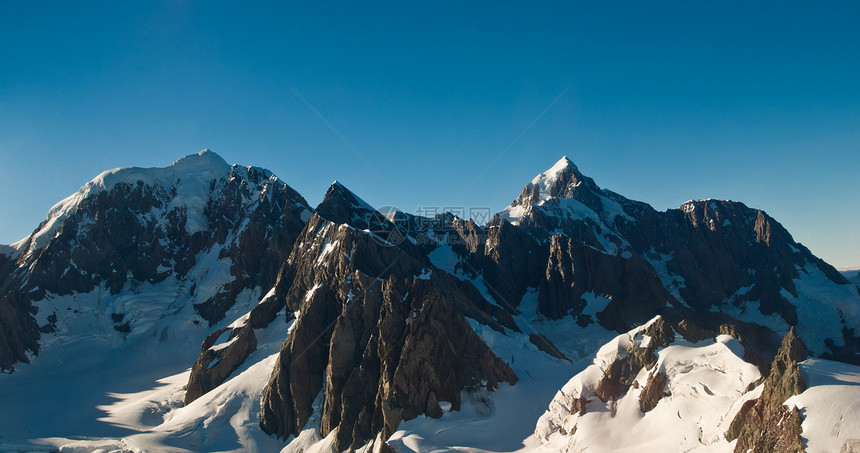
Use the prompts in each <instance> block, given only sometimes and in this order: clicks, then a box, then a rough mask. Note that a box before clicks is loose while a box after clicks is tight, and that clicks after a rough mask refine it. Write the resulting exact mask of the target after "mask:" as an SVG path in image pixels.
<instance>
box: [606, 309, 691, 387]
mask: <svg viewBox="0 0 860 453" xmlns="http://www.w3.org/2000/svg"><path fill="white" fill-rule="evenodd" d="M642 334H643V335H647V336H648V337H650V338H651V339H650V340H649V341H648V344H647V345H645V346H643V347H640V348H635V349H633V350H630V351H627V354H626V355H624V356H623V357H621V358H618V359H616V360H615V361H614V362H612V364H611V365H610V366H609V368H608V369H606V370H605V371H604V375H603V378H602V379H601V380H600V382H599V383H598V384H597V388H595V389H594V395H595V396H597V397H598V398H600V400H601V401H603V402H604V403H605V402H609V401H615V400H617V399H618V398H621V397H622V396H624V395H626V394H627V391H628V390H629V389H630V386H631V385H633V381H634V380H635V379H636V375H637V374H639V371H640V370H641V369H642V368H645V369H648V370H650V369H651V368H652V367H653V366H654V365H655V364H656V363H657V354H656V351H657V349H660V348H664V347H666V346H668V345H669V344H671V343H672V341H674V339H675V332H674V331H673V330H672V328H671V327H670V326H669V324H668V323H667V322H666V321H664V320H663V318H657V319H656V320H654V322H653V323H651V325H650V326H648V327H647V328H646V329H645V330H644V331H643V332H642ZM661 390H662V388H661ZM655 404H656V402H655Z"/></svg>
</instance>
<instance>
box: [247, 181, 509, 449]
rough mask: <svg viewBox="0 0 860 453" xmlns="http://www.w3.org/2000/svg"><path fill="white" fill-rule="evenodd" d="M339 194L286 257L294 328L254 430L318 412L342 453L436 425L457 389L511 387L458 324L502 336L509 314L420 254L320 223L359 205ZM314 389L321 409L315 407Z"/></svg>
mask: <svg viewBox="0 0 860 453" xmlns="http://www.w3.org/2000/svg"><path fill="white" fill-rule="evenodd" d="M336 189H337V190H330V191H329V194H328V195H327V198H330V197H332V198H333V197H337V198H339V199H326V200H324V201H323V203H322V204H321V207H320V208H319V209H318V210H317V214H315V215H314V216H313V217H312V218H311V220H310V221H309V222H308V224H307V227H306V228H305V230H304V232H303V233H302V235H301V236H300V238H299V239H298V240H297V241H296V245H295V247H294V249H293V253H292V254H291V256H290V259H289V261H290V262H291V263H293V264H292V265H293V267H294V272H295V278H294V280H293V284H292V286H291V288H290V290H289V293H288V295H287V297H286V304H287V307H288V309H289V310H290V311H294V312H296V313H298V319H297V321H296V324H295V326H294V328H293V331H292V333H291V335H290V337H289V339H288V340H287V342H286V343H284V345H283V347H282V349H281V352H280V355H279V358H278V361H277V364H276V366H275V370H274V372H273V373H272V377H271V380H270V382H269V385H268V387H267V389H266V392H265V394H264V396H263V402H262V412H261V420H260V424H261V426H262V428H263V429H264V430H265V431H266V432H268V433H272V434H275V435H277V436H278V437H282V438H286V437H288V436H290V435H296V434H298V432H299V431H300V430H301V429H303V428H307V427H306V426H305V425H306V424H307V422H308V419H309V418H310V415H311V413H312V412H313V411H314V410H320V411H321V414H322V417H321V423H320V426H319V427H318V429H319V432H320V434H321V435H323V436H326V435H328V434H330V433H332V432H334V431H335V430H336V438H335V444H334V445H335V448H336V449H337V450H338V451H343V450H345V449H349V448H354V447H357V446H360V445H364V444H365V443H366V442H368V441H370V440H371V439H373V438H374V437H376V435H377V433H382V438H383V439H386V438H387V437H388V436H390V435H391V434H392V433H393V432H394V430H395V429H396V427H397V426H398V424H399V423H400V421H401V420H409V419H412V418H415V417H417V416H418V415H421V414H425V415H428V416H431V417H439V416H441V414H442V410H441V408H440V405H439V403H440V402H442V401H447V402H450V403H451V407H452V409H454V410H457V409H459V407H460V404H461V402H460V392H461V391H462V390H463V389H464V388H469V387H475V386H483V387H487V388H489V389H495V388H496V387H497V386H498V385H499V383H501V382H507V383H510V384H513V383H515V382H516V380H517V378H516V376H515V375H514V373H513V371H512V370H511V369H510V368H509V367H508V366H507V365H506V364H505V363H504V362H503V361H502V360H500V359H499V358H498V357H496V356H495V355H494V354H493V353H492V352H491V351H490V349H489V348H488V347H487V346H486V345H485V344H484V343H483V341H481V340H480V338H479V337H478V336H477V335H476V334H475V333H474V331H473V330H472V328H471V326H470V325H469V323H468V322H467V321H466V319H465V317H464V313H468V314H469V316H472V317H473V318H474V319H477V320H478V321H480V322H483V323H485V324H487V325H489V326H491V327H493V328H495V329H498V330H503V327H502V325H503V323H504V324H509V323H510V324H512V323H511V321H510V315H508V314H507V313H506V312H505V311H504V310H500V309H498V307H494V306H492V305H490V304H488V303H487V301H486V300H484V299H483V298H482V297H481V296H480V293H479V292H478V291H477V290H475V289H474V287H472V286H471V285H470V284H468V283H467V282H462V281H459V280H457V279H455V278H453V277H451V276H450V275H448V274H446V273H444V272H441V271H439V270H438V269H434V268H433V267H432V265H430V264H429V262H428V261H427V260H426V258H425V257H423V256H421V255H419V256H414V255H413V254H414V253H415V251H416V250H417V249H412V248H411V247H409V246H407V247H406V248H405V249H404V248H402V247H400V246H397V245H394V244H393V243H385V242H383V241H379V240H378V238H377V237H375V236H374V235H371V234H368V233H366V232H363V231H361V230H360V229H359V227H360V226H362V224H360V223H359V224H358V226H353V225H350V224H347V223H334V222H332V221H329V220H326V219H323V218H322V217H321V215H322V214H326V213H328V212H329V209H330V207H331V206H336V205H340V206H343V205H344V204H347V205H353V206H355V205H359V206H360V205H362V204H363V203H359V202H358V201H360V200H357V201H356V200H354V199H357V197H354V195H352V194H347V195H349V196H344V194H343V190H344V189H343V188H342V187H338V188H336ZM337 192H340V193H337ZM350 200H352V202H349V201H350ZM324 205H325V206H328V207H326V208H325V209H323V208H324ZM321 213H322V214H321ZM335 213H336V215H332V216H333V217H336V218H337V219H340V220H348V221H353V219H362V216H360V215H352V214H350V213H349V211H348V210H346V211H341V210H335ZM357 222H358V221H357ZM387 228H390V227H387ZM428 274H429V275H428ZM419 276H420V277H421V278H418V277H419ZM490 307H493V308H496V309H497V310H496V311H493V310H491V309H490ZM505 315H507V316H505ZM320 392H323V404H322V407H320V408H314V407H313V401H314V400H315V399H316V396H317V394H319V393H320Z"/></svg>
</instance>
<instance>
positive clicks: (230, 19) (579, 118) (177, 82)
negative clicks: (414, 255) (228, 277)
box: [0, 1, 860, 267]
mask: <svg viewBox="0 0 860 453" xmlns="http://www.w3.org/2000/svg"><path fill="white" fill-rule="evenodd" d="M750 3H755V4H754V5H751V4H750ZM858 20H860V3H857V2H849V1H831V2H796V1H786V2H772V3H769V2H686V1H685V2H655V3H652V2H588V3H578V2H558V3H556V2H522V3H511V2H474V3H469V4H466V5H464V4H461V2H439V1H433V2H402V1H398V2H350V3H346V2H344V3H331V2H271V3H258V4H255V6H254V7H253V8H249V7H240V6H239V5H238V4H237V3H235V2H213V1H209V2H202V1H201V2H187V1H170V2H158V1H151V2H150V1H147V2H74V3H70V2H62V3H61V2H57V3H52V2H3V3H2V5H0V42H2V43H3V44H2V46H0V162H2V164H0V243H10V242H14V241H16V240H18V239H20V238H22V237H24V236H26V235H27V234H29V233H30V232H31V231H32V229H33V228H34V227H35V226H36V225H37V224H38V222H39V221H41V220H42V219H43V218H44V215H45V213H46V212H47V210H48V209H49V208H50V207H51V206H52V205H53V204H54V203H55V202H57V201H59V200H60V199H62V198H64V197H65V196H67V195H69V194H71V193H72V192H74V191H75V190H77V188H78V187H80V186H81V185H82V184H83V183H85V182H86V181H88V180H89V179H91V178H92V177H94V176H95V175H97V174H98V173H100V172H101V171H102V170H105V169H108V168H114V167H120V166H144V167H146V166H164V165H166V164H169V163H170V162H172V161H174V160H176V159H177V158H179V157H181V156H183V155H186V154H190V153H193V152H196V151H199V150H200V149H203V148H210V149H212V150H214V151H215V152H217V153H219V154H220V155H222V156H223V157H224V158H225V159H226V160H227V161H228V162H231V163H241V164H248V165H257V166H262V167H267V168H269V169H271V170H272V171H274V172H275V173H276V174H278V175H279V176H280V177H281V178H282V179H284V180H285V181H286V182H288V183H289V184H290V185H291V186H293V187H294V188H296V189H297V190H298V191H299V192H301V193H302V194H303V195H304V196H305V197H306V198H307V199H308V201H309V202H310V203H311V204H316V203H317V202H319V201H320V199H321V197H322V195H323V194H324V192H325V189H326V188H327V187H328V185H329V184H330V183H331V182H332V181H333V180H335V179H337V180H339V181H341V182H342V183H344V184H345V185H346V186H347V187H350V188H351V189H352V190H354V191H355V192H356V193H358V194H359V195H360V196H362V197H363V198H365V199H366V200H367V201H368V202H370V203H371V204H374V205H377V206H382V205H394V206H398V207H400V208H401V209H403V210H405V211H408V212H414V211H415V210H416V209H417V208H418V207H419V206H473V207H483V206H489V207H491V208H493V210H494V211H497V210H501V209H502V208H503V207H504V206H506V205H507V204H509V203H510V202H511V200H513V199H514V198H515V197H516V196H517V195H518V194H519V192H520V190H521V189H522V186H523V185H524V184H525V183H527V182H528V181H529V180H531V178H532V177H533V176H534V175H535V174H537V173H539V172H541V171H543V170H545V169H547V168H549V167H550V166H551V165H552V164H553V163H555V161H557V160H558V159H559V158H560V157H561V156H562V155H567V156H569V157H570V158H571V159H572V160H573V161H574V162H576V163H577V165H578V166H579V168H580V170H582V171H583V172H584V173H585V174H587V175H589V176H592V177H593V178H594V179H595V180H596V181H597V183H598V184H599V185H601V186H603V187H607V188H610V189H612V190H615V191H617V192H619V193H621V194H623V195H626V196H627V197H629V198H634V199H639V200H643V201H646V202H648V203H650V204H652V205H653V206H654V207H655V208H657V209H661V210H663V209H667V208H672V207H677V206H678V205H680V204H681V203H682V202H684V201H686V200H688V199H693V198H709V197H715V198H727V199H733V200H741V201H744V202H745V203H747V204H748V205H750V206H754V207H758V208H761V209H764V210H766V211H767V212H768V213H769V214H771V215H772V216H774V217H775V218H776V219H777V220H779V221H781V222H782V223H783V224H784V225H785V226H786V227H787V228H788V229H789V231H791V232H792V234H793V235H794V237H795V239H797V240H799V241H800V242H803V243H804V244H805V245H807V246H808V247H810V248H811V249H812V251H813V252H814V253H816V254H818V255H819V256H821V257H823V258H824V259H825V260H827V261H829V262H831V263H832V264H834V265H836V266H837V267H850V266H857V267H860V197H858V193H860V191H858V185H860V183H858V180H860V82H858V81H860V27H857V25H856V24H857V21H858Z"/></svg>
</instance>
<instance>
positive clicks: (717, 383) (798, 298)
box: [0, 150, 860, 452]
mask: <svg viewBox="0 0 860 453" xmlns="http://www.w3.org/2000/svg"><path fill="white" fill-rule="evenodd" d="M858 282H860V275H858V274H857V272H856V271H854V272H845V273H840V272H838V271H837V270H836V269H834V268H833V267H832V266H830V265H829V264H827V263H826V262H824V261H823V260H821V259H820V258H818V257H816V256H815V255H813V254H812V253H811V252H810V251H809V250H808V249H807V248H806V247H804V246H803V245H802V244H800V243H797V242H796V241H794V239H793V238H792V236H791V234H790V233H789V232H788V231H787V230H786V229H785V228H784V227H783V226H782V225H780V224H779V222H777V221H776V220H775V219H773V218H771V217H770V216H769V215H767V213H765V212H764V211H762V210H759V209H755V208H750V207H748V206H746V205H744V204H743V203H741V202H736V201H727V200H716V199H710V200H692V201H688V202H686V203H684V204H682V205H681V206H680V207H679V208H678V209H669V210H667V211H657V210H655V209H654V208H652V207H651V206H649V205H648V204H646V203H643V202H639V201H634V200H631V199H628V198H626V197H624V196H622V195H619V194H617V193H615V192H612V191H610V190H607V189H603V188H601V187H600V186H598V185H597V183H596V182H595V181H594V180H592V179H591V178H589V177H587V176H585V175H584V174H582V173H581V172H580V171H579V169H578V168H577V167H576V165H575V164H574V163H573V162H572V161H571V160H569V159H568V158H567V157H564V158H562V159H561V160H559V161H558V162H557V163H556V164H555V165H553V166H552V167H551V168H549V169H548V170H547V171H546V172H544V173H541V174H540V175H537V176H536V177H535V178H534V179H533V180H532V181H531V182H529V183H528V184H526V185H525V187H524V188H523V190H522V192H521V193H520V194H519V195H518V196H516V198H515V199H514V200H513V202H512V203H511V205H510V206H508V207H506V208H505V209H503V210H502V211H501V212H499V213H496V214H495V215H493V216H492V217H491V218H489V219H488V221H487V222H486V223H482V224H478V223H476V222H475V221H474V220H469V219H463V218H460V217H458V216H456V215H454V214H451V213H442V214H438V215H435V216H434V217H423V216H418V215H412V214H408V213H405V212H400V211H395V212H380V211H377V210H376V209H375V208H374V207H372V206H370V205H369V204H368V203H366V202H365V201H363V200H362V199H361V198H360V197H359V196H358V195H356V194H355V193H353V192H351V191H350V190H349V189H348V188H346V187H345V186H343V185H342V184H340V183H337V182H335V183H334V184H332V185H331V187H329V189H328V191H327V192H326V194H325V196H324V197H323V200H322V202H321V203H320V204H319V205H318V206H316V207H311V206H310V205H309V204H308V203H307V201H306V200H305V199H304V198H303V197H302V196H301V195H300V194H299V193H298V192H296V191H295V190H293V189H292V188H291V187H290V186H289V185H288V184H287V183H286V182H284V181H282V180H280V179H279V178H278V177H277V176H275V175H273V174H272V172H270V171H268V170H265V169H263V168H259V167H252V166H239V165H229V164H227V163H226V162H225V161H224V160H223V159H222V158H221V157H220V156H218V155H217V154H215V153H213V152H211V151H209V150H204V151H201V152H200V153H197V154H192V155H189V156H186V157H184V158H182V159H180V160H178V161H176V162H174V163H173V164H171V165H169V166H167V167H164V168H120V169H115V170H109V171H106V172H104V173H102V174H100V175H99V176H97V177H96V178H95V179H93V180H92V181H90V182H88V183H87V184H86V185H84V186H83V187H82V188H81V189H80V190H79V191H78V192H77V193H75V194H73V195H71V196H69V197H68V198H66V199H64V200H62V201H61V202H59V203H58V204H57V205H55V206H54V207H53V208H52V209H51V210H50V211H49V213H48V215H47V218H46V220H45V221H43V222H42V223H41V224H40V225H38V226H37V227H36V229H35V230H34V231H33V233H32V234H31V235H30V236H28V237H27V238H25V239H23V240H21V241H19V242H17V243H15V244H11V245H9V246H0V370H2V371H3V373H2V374H0V416H2V422H0V451H41V450H44V451H56V450H61V451H66V450H68V451H285V452H302V451H307V452H311V451H319V452H323V451H326V452H327V451H338V452H340V451H365V452H370V451H373V452H377V451H399V452H409V451H443V450H458V451H471V452H485V451H529V452H532V451H541V452H560V451H571V452H574V451H598V452H600V451H695V452H721V451H726V452H728V451H736V452H745V451H754V452H759V451H761V452H764V451H768V452H770V451H809V452H817V451H821V452H831V451H845V452H850V451H860V387H858V386H860V336H858V334H857V333H856V329H858V327H860V286H858V285H860V283H858Z"/></svg>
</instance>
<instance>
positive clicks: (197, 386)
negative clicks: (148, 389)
mask: <svg viewBox="0 0 860 453" xmlns="http://www.w3.org/2000/svg"><path fill="white" fill-rule="evenodd" d="M228 331H229V332H230V333H229V335H227V337H228V340H227V344H228V346H227V347H224V348H213V346H216V345H215V343H216V342H217V341H218V340H219V339H220V338H221V337H222V336H224V334H225V333H226V332H228ZM256 348H257V337H256V336H255V335H254V329H252V328H251V327H250V326H248V325H245V326H242V327H240V328H235V329H228V328H224V329H219V330H217V331H215V332H213V333H212V334H211V335H209V336H208V337H207V338H206V341H204V342H203V347H202V350H201V352H200V357H199V358H198V359H197V362H195V363H194V367H192V368H191V376H190V378H189V380H188V387H187V390H186V391H185V404H189V403H191V402H192V401H194V400H195V399H197V398H199V397H200V396H201V395H203V394H204V393H206V392H208V391H209V390H212V389H213V388H215V387H217V386H218V385H220V384H221V383H223V382H224V381H225V380H226V379H227V377H228V376H230V373H232V372H233V371H236V369H237V368H239V366H240V365H241V364H242V363H243V362H244V361H245V359H246V358H247V357H248V355H249V354H250V353H251V352H253V351H254V350H255V349H256Z"/></svg>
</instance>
